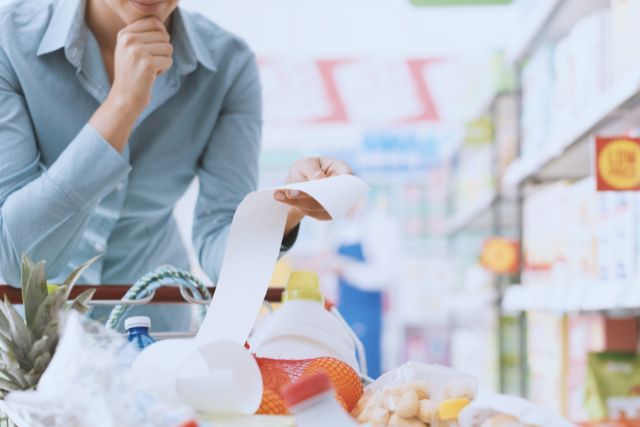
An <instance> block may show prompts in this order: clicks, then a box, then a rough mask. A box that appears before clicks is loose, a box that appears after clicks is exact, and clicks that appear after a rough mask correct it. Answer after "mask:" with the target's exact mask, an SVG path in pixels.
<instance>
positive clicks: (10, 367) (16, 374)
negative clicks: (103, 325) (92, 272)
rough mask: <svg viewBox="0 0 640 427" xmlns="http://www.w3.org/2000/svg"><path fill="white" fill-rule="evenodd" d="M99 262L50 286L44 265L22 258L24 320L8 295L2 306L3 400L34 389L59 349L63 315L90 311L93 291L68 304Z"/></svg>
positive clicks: (0, 366)
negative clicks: (82, 279) (79, 282)
mask: <svg viewBox="0 0 640 427" xmlns="http://www.w3.org/2000/svg"><path fill="white" fill-rule="evenodd" d="M96 259H97V258H93V259H91V260H89V261H87V262H85V263H84V264H82V265H81V266H80V267H78V268H77V269H76V270H74V271H73V272H72V273H71V274H70V275H69V277H67V279H65V281H64V284H63V285H62V286H59V287H55V288H53V289H51V291H50V289H49V287H48V286H47V280H46V274H45V263H44V262H39V263H37V264H34V263H33V261H31V259H29V257H26V256H24V257H22V264H21V273H22V274H21V278H20V286H21V288H22V301H23V307H24V314H25V316H24V317H22V316H21V315H20V314H18V311H17V310H16V309H15V307H14V306H13V305H12V304H11V303H10V302H9V299H8V298H7V297H6V295H5V299H4V301H3V302H0V337H1V341H2V350H1V351H0V373H1V374H2V375H1V376H0V398H1V397H3V396H4V395H5V394H6V393H8V392H11V391H16V390H30V389H33V388H35V386H36V384H38V381H39V380H40V377H41V376H42V374H43V373H44V371H45V370H46V369H47V367H48V365H49V363H50V361H51V358H52V357H53V356H54V355H55V351H56V348H57V346H58V339H59V334H58V326H59V323H60V322H59V320H60V312H61V311H68V310H73V311H78V312H81V313H85V312H86V311H88V310H89V307H88V305H87V303H88V302H89V300H90V299H91V297H92V296H93V294H94V292H95V290H94V289H90V290H87V291H85V292H83V293H82V294H80V295H79V296H77V297H76V298H75V299H74V300H73V301H68V300H69V297H70V295H71V290H72V288H73V286H74V285H75V283H76V281H77V280H78V278H79V277H80V276H81V275H82V273H83V272H84V270H86V269H87V268H88V267H89V266H90V265H91V264H92V263H93V262H95V261H96Z"/></svg>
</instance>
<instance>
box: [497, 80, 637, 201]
mask: <svg viewBox="0 0 640 427" xmlns="http://www.w3.org/2000/svg"><path fill="white" fill-rule="evenodd" d="M639 119H640V70H636V71H635V72H632V73H629V75H628V77H627V78H626V79H624V80H621V81H619V82H618V83H617V84H616V85H615V86H614V88H613V90H612V91H610V92H609V95H608V96H607V97H606V98H605V99H603V100H602V101H601V102H600V103H598V104H595V105H592V106H590V107H588V108H587V109H585V111H584V113H583V114H582V115H581V117H580V118H578V119H577V121H575V122H573V123H571V125H570V126H567V128H566V129H565V130H564V131H562V132H560V134H559V135H557V136H555V137H552V138H551V139H552V142H551V143H550V144H548V147H549V148H548V149H546V150H542V151H540V152H537V153H536V154H535V155H530V156H526V157H522V158H520V159H517V160H516V161H514V162H513V163H512V164H511V166H510V167H509V169H508V170H507V173H506V174H505V176H504V178H503V186H504V187H506V188H516V187H518V186H522V185H525V184H527V183H529V182H536V181H538V182H539V181H550V180H559V179H580V178H584V177H587V176H589V175H591V153H592V151H593V150H592V146H591V141H592V139H593V138H592V137H593V135H594V134H596V133H599V132H607V133H615V132H621V131H625V130H626V129H629V128H630V127H632V125H633V124H634V123H638V122H639Z"/></svg>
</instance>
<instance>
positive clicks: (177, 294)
mask: <svg viewBox="0 0 640 427" xmlns="http://www.w3.org/2000/svg"><path fill="white" fill-rule="evenodd" d="M130 287H131V285H75V286H74V287H73V289H72V290H71V298H75V297H76V296H78V295H80V294H81V293H82V292H84V291H86V290H87V289H95V290H96V293H95V294H94V296H93V298H92V300H95V301H113V302H114V304H121V303H122V301H121V300H122V297H124V295H125V294H126V293H127V290H129V288H130ZM207 289H209V292H210V293H211V294H212V295H213V294H214V293H215V292H216V288H215V287H212V288H207ZM283 291H284V289H283V288H269V289H268V290H267V294H266V296H265V299H264V300H265V301H267V302H271V303H278V302H280V301H282V292H283ZM5 296H6V297H7V298H8V299H9V301H10V302H11V303H12V304H22V291H21V290H20V289H18V288H14V287H12V286H9V285H0V297H2V298H4V297H5ZM185 302H187V301H185V298H184V296H183V295H182V293H181V291H180V287H177V286H164V287H162V288H159V289H156V290H155V291H154V295H153V298H152V299H151V301H149V304H167V303H185Z"/></svg>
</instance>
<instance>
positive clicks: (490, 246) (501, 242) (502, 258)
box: [480, 237, 520, 274]
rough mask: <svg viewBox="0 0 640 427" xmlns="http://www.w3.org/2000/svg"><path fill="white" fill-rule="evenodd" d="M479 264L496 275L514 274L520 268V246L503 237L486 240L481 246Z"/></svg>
mask: <svg viewBox="0 0 640 427" xmlns="http://www.w3.org/2000/svg"><path fill="white" fill-rule="evenodd" d="M480 263H481V264H482V266H483V267H484V268H486V269H487V270H489V271H491V272H493V273H496V274H515V273H517V272H518V270H519V268H520V245H519V244H518V242H517V241H515V240H511V239H505V238H503V237H492V238H490V239H487V240H486V241H485V242H484V245H483V246H482V253H481V254H480Z"/></svg>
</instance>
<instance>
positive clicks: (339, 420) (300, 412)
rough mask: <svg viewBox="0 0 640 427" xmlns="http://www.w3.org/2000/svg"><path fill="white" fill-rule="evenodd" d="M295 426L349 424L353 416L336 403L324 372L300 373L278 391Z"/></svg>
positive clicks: (339, 426) (352, 423) (341, 426)
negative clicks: (296, 378) (293, 381)
mask: <svg viewBox="0 0 640 427" xmlns="http://www.w3.org/2000/svg"><path fill="white" fill-rule="evenodd" d="M282 396H283V398H284V402H285V404H286V405H287V409H289V412H290V413H291V414H292V415H293V417H294V418H295V420H296V426H297V427H327V426H331V427H352V426H357V425H358V423H357V422H356V420H354V419H353V418H351V416H350V415H349V414H347V413H346V412H345V410H344V409H343V408H342V406H340V404H339V403H338V401H337V400H336V398H335V395H334V391H333V389H332V388H331V382H330V381H329V377H328V376H327V375H326V374H323V373H319V374H314V375H309V376H306V377H302V378H301V379H300V380H298V381H297V382H295V383H293V384H291V385H289V386H287V387H286V388H285V389H284V390H283V393H282Z"/></svg>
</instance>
